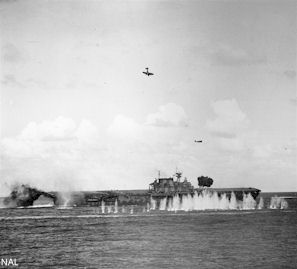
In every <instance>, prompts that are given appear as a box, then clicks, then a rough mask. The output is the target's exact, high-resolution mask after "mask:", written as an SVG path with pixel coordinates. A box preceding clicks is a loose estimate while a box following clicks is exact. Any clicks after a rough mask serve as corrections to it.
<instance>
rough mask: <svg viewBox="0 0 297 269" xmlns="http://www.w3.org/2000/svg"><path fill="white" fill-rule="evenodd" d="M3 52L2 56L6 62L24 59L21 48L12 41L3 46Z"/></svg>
mask: <svg viewBox="0 0 297 269" xmlns="http://www.w3.org/2000/svg"><path fill="white" fill-rule="evenodd" d="M1 52H2V53H1V58H2V61H4V62H7V63H19V62H22V61H23V60H24V57H23V55H22V54H21V52H20V50H19V49H18V48H17V47H16V46H15V45H13V44H11V43H7V44H5V45H4V46H2V50H1Z"/></svg>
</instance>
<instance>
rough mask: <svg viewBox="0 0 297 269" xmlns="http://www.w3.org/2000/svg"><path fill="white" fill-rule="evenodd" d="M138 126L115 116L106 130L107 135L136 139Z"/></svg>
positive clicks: (131, 120) (132, 121)
mask: <svg viewBox="0 0 297 269" xmlns="http://www.w3.org/2000/svg"><path fill="white" fill-rule="evenodd" d="M140 128H141V127H140V125H139V124H138V123H136V122H135V121H134V120H133V119H131V118H129V117H126V116H124V115H117V116H116V117H115V118H114V120H113V122H112V123H111V125H110V126H109V128H108V132H109V134H111V135H113V136H117V137H122V138H123V139H126V138H128V137H131V138H137V137H139V135H140V132H141V130H140Z"/></svg>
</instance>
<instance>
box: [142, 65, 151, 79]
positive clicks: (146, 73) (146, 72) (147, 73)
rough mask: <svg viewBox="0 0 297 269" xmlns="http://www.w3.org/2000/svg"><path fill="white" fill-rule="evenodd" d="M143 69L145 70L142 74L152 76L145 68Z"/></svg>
mask: <svg viewBox="0 0 297 269" xmlns="http://www.w3.org/2000/svg"><path fill="white" fill-rule="evenodd" d="M145 69H146V71H145V72H142V73H143V74H145V75H147V76H148V77H149V76H152V75H153V73H150V72H149V71H148V67H146V68H145Z"/></svg>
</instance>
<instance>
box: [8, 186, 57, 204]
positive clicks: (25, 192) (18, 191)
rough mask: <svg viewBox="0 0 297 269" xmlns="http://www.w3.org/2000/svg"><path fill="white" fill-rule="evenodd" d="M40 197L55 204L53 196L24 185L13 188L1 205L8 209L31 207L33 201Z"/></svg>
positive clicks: (55, 198)
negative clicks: (48, 199) (46, 198)
mask: <svg viewBox="0 0 297 269" xmlns="http://www.w3.org/2000/svg"><path fill="white" fill-rule="evenodd" d="M41 195H43V196H45V197H48V198H51V199H52V200H53V202H54V204H56V202H57V197H56V196H55V195H53V194H51V193H48V192H44V191H40V190H38V189H35V188H31V187H30V186H29V185H25V184H22V185H17V186H14V187H13V189H12V191H11V193H10V195H9V197H6V198H5V199H4V201H3V203H4V205H6V206H9V207H19V206H22V207H26V206H32V205H33V203H34V201H35V200H37V199H38V198H39V197H40V196H41Z"/></svg>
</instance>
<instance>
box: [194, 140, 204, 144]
mask: <svg viewBox="0 0 297 269" xmlns="http://www.w3.org/2000/svg"><path fill="white" fill-rule="evenodd" d="M194 142H195V143H202V140H195V141H194Z"/></svg>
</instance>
